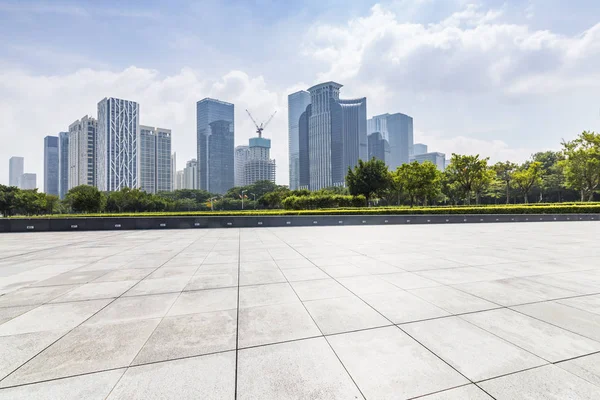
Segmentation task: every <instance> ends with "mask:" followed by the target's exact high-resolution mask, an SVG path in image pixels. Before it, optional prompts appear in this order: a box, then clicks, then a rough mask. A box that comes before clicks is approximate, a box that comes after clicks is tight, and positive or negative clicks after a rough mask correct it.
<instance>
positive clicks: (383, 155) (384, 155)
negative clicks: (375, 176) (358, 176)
mask: <svg viewBox="0 0 600 400" xmlns="http://www.w3.org/2000/svg"><path fill="white" fill-rule="evenodd" d="M368 142H369V160H370V159H372V158H376V159H378V160H381V161H383V162H385V165H389V162H390V144H389V143H388V141H387V140H385V139H384V138H383V135H382V134H381V133H380V132H373V133H371V134H370V135H369V137H368Z"/></svg>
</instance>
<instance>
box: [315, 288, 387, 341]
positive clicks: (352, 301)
mask: <svg viewBox="0 0 600 400" xmlns="http://www.w3.org/2000/svg"><path fill="white" fill-rule="evenodd" d="M304 305H305V306H306V309H307V310H308V312H309V313H310V315H311V316H312V317H313V319H314V320H315V322H316V323H317V326H318V327H319V329H321V332H323V334H324V335H330V334H334V333H342V332H350V331H355V330H359V329H369V328H375V327H379V326H385V325H391V323H390V321H388V320H387V319H386V318H384V317H383V316H382V315H381V314H379V313H378V312H377V311H375V310H374V309H373V308H372V307H371V306H369V305H368V304H366V303H365V302H364V301H363V300H361V299H359V298H358V297H356V296H352V297H337V298H335V299H323V300H311V301H305V302H304Z"/></svg>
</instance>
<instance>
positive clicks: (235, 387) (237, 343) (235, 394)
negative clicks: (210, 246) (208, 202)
mask: <svg viewBox="0 0 600 400" xmlns="http://www.w3.org/2000/svg"><path fill="white" fill-rule="evenodd" d="M237 236H238V241H237V242H238V243H237V245H238V246H237V247H238V254H237V255H238V257H237V309H236V317H235V318H236V319H235V369H234V381H233V398H234V399H235V400H237V398H238V365H239V364H238V358H239V353H240V280H241V277H240V270H241V265H242V230H241V229H240V228H237Z"/></svg>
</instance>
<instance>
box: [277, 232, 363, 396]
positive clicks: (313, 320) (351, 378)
mask: <svg viewBox="0 0 600 400" xmlns="http://www.w3.org/2000/svg"><path fill="white" fill-rule="evenodd" d="M269 233H271V234H272V235H273V236H275V235H274V234H273V233H272V232H270V231H269ZM275 237H277V236H275ZM277 239H278V240H280V241H281V239H279V238H277ZM267 252H268V253H269V255H270V256H271V258H272V260H273V262H274V263H275V265H277V268H278V269H279V272H281V274H282V275H283V277H284V278H285V279H286V282H287V284H288V286H289V287H290V289H292V291H293V292H294V295H296V298H297V299H298V301H299V302H300V304H302V307H303V308H304V311H306V313H307V314H308V316H309V317H310V319H311V320H312V322H313V324H315V326H316V327H317V329H318V330H319V332H321V336H322V337H323V339H325V342H326V343H327V345H328V346H329V348H330V349H331V351H332V352H333V354H334V355H335V357H336V358H337V360H338V362H339V363H340V365H341V366H342V368H344V371H346V374H347V375H348V377H349V378H350V380H351V381H352V383H353V384H354V387H356V390H358V392H359V393H360V395H361V396H362V398H363V399H364V400H366V399H367V397H366V396H365V394H364V393H363V391H362V390H361V388H360V387H359V386H358V384H357V383H356V381H355V380H354V377H353V376H352V375H351V374H350V371H348V368H346V365H344V363H343V362H342V360H341V358H340V356H339V355H338V354H337V352H336V351H335V349H334V348H333V346H332V345H331V343H330V342H329V340H327V337H326V336H325V333H324V332H323V330H322V329H321V327H320V326H319V324H317V321H315V318H314V317H313V315H312V314H311V313H310V311H309V310H308V308H307V307H306V304H304V302H303V301H302V299H301V298H300V296H299V295H298V293H297V292H296V289H294V287H293V286H292V284H291V283H290V281H289V279H288V278H287V276H285V274H284V273H283V271H282V270H281V267H279V264H278V263H277V261H275V259H274V258H273V255H272V254H271V252H270V251H269V249H268V248H267Z"/></svg>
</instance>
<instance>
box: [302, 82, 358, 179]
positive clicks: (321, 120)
mask: <svg viewBox="0 0 600 400" xmlns="http://www.w3.org/2000/svg"><path fill="white" fill-rule="evenodd" d="M341 87H342V85H340V84H339V83H336V82H326V83H321V84H319V85H315V86H313V87H311V88H310V89H308V91H309V93H310V96H311V105H310V106H307V108H306V111H305V112H304V113H302V114H301V115H300V118H299V121H298V136H299V139H298V147H299V149H298V153H299V156H298V158H299V164H300V165H299V181H300V182H299V187H301V188H305V187H306V180H307V178H306V175H308V187H309V188H310V189H311V190H318V189H322V188H324V187H328V186H344V185H345V181H346V173H347V171H348V168H349V167H354V166H355V165H356V164H357V163H358V160H359V159H366V158H367V156H368V145H367V99H366V98H364V97H363V98H359V99H352V100H340V88H341ZM307 164H308V171H307V167H306V165H307Z"/></svg>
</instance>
